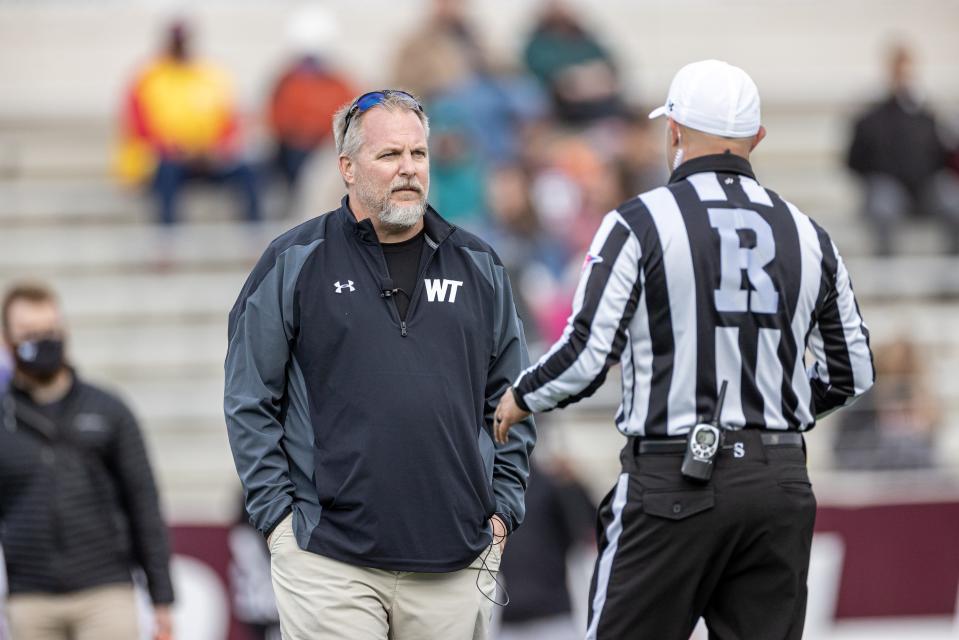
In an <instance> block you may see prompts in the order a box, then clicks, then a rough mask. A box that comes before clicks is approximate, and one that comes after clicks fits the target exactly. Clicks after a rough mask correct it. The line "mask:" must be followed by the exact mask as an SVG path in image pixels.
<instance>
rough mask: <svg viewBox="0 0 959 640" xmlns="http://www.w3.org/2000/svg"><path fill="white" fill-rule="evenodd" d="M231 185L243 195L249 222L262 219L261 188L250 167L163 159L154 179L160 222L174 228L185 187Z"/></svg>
mask: <svg viewBox="0 0 959 640" xmlns="http://www.w3.org/2000/svg"><path fill="white" fill-rule="evenodd" d="M199 180H202V181H205V182H213V183H215V184H228V185H230V186H231V187H233V188H234V189H236V191H237V192H238V193H239V195H240V197H241V199H242V200H243V204H244V213H245V215H246V219H247V220H249V221H250V222H257V221H259V220H260V219H261V217H262V215H261V211H260V188H259V184H258V183H257V180H256V175H255V174H254V172H253V169H251V168H250V166H249V165H248V164H246V163H244V162H242V161H237V162H235V163H232V164H228V165H210V166H205V165H198V164H191V163H188V162H178V161H176V160H172V159H170V158H162V159H161V160H160V163H159V165H158V166H157V169H156V173H155V174H154V176H153V189H154V191H155V192H156V195H157V198H158V207H159V208H158V212H157V213H158V215H159V222H160V223H161V224H164V225H172V224H173V223H174V222H176V219H177V211H176V206H177V197H178V196H179V194H180V191H181V189H182V188H183V185H184V184H186V183H187V182H196V181H199Z"/></svg>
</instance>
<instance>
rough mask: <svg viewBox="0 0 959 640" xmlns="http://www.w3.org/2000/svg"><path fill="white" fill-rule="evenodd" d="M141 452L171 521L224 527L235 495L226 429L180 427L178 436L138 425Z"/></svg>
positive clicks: (236, 488)
mask: <svg viewBox="0 0 959 640" xmlns="http://www.w3.org/2000/svg"><path fill="white" fill-rule="evenodd" d="M143 427H144V432H145V433H146V439H147V447H148V451H149V454H150V459H151V460H152V461H153V468H154V472H155V473H156V476H157V482H158V484H159V486H160V487H161V496H162V498H163V502H164V507H165V512H166V514H167V516H168V518H169V519H170V520H171V521H173V522H230V521H232V520H233V519H235V518H236V514H237V510H238V506H239V500H240V495H241V489H240V482H239V480H238V478H237V476H236V469H235V468H234V466H233V457H232V454H231V453H230V446H229V442H228V441H227V435H226V426H225V425H224V423H223V420H222V418H221V420H220V422H219V423H218V424H210V425H206V424H204V423H203V422H198V421H192V422H189V423H185V424H184V425H183V426H182V427H181V428H180V430H179V431H176V432H174V431H172V430H171V429H170V428H169V427H164V428H159V427H158V425H157V424H156V423H150V422H144V424H143Z"/></svg>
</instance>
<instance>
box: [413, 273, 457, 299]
mask: <svg viewBox="0 0 959 640" xmlns="http://www.w3.org/2000/svg"><path fill="white" fill-rule="evenodd" d="M423 282H424V283H425V284H426V299H427V300H429V301H430V302H436V301H439V302H447V300H446V292H447V290H449V292H450V299H449V302H456V292H457V291H459V288H460V287H461V286H463V281H462V280H446V279H443V280H440V279H438V278H434V279H427V280H424V281H423Z"/></svg>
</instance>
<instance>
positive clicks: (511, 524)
mask: <svg viewBox="0 0 959 640" xmlns="http://www.w3.org/2000/svg"><path fill="white" fill-rule="evenodd" d="M493 515H495V516H499V519H500V520H502V521H503V524H505V525H506V535H510V534H512V533H513V531H514V530H515V529H516V521H515V520H513V516H511V515H510V514H509V512H508V511H506V510H505V509H503V508H502V507H497V509H496V512H495V513H494V514H493Z"/></svg>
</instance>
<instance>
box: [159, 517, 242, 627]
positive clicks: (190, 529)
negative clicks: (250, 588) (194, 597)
mask: <svg viewBox="0 0 959 640" xmlns="http://www.w3.org/2000/svg"><path fill="white" fill-rule="evenodd" d="M229 532H230V529H229V527H225V526H196V527H195V526H189V525H176V526H173V527H171V533H170V538H171V540H170V542H171V546H172V547H173V553H176V554H180V555H184V556H190V557H192V558H196V559H197V560H200V561H201V562H205V563H206V564H207V565H208V566H209V567H210V568H211V569H213V570H214V571H215V572H216V574H217V575H218V576H219V577H220V580H221V581H222V582H223V588H224V591H225V593H226V594H227V599H228V600H229V598H230V591H229V587H230V585H229V582H228V578H227V576H228V575H229V570H228V569H227V567H228V566H229V563H230V547H229V545H228V544H227V536H228V534H229ZM230 604H231V605H232V601H231V602H230ZM211 640H218V639H213V638H211ZM226 640H248V638H247V634H246V632H245V630H244V629H243V627H242V625H240V623H238V622H237V621H236V619H234V617H233V615H232V614H231V615H230V632H229V635H228V636H227V638H226Z"/></svg>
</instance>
